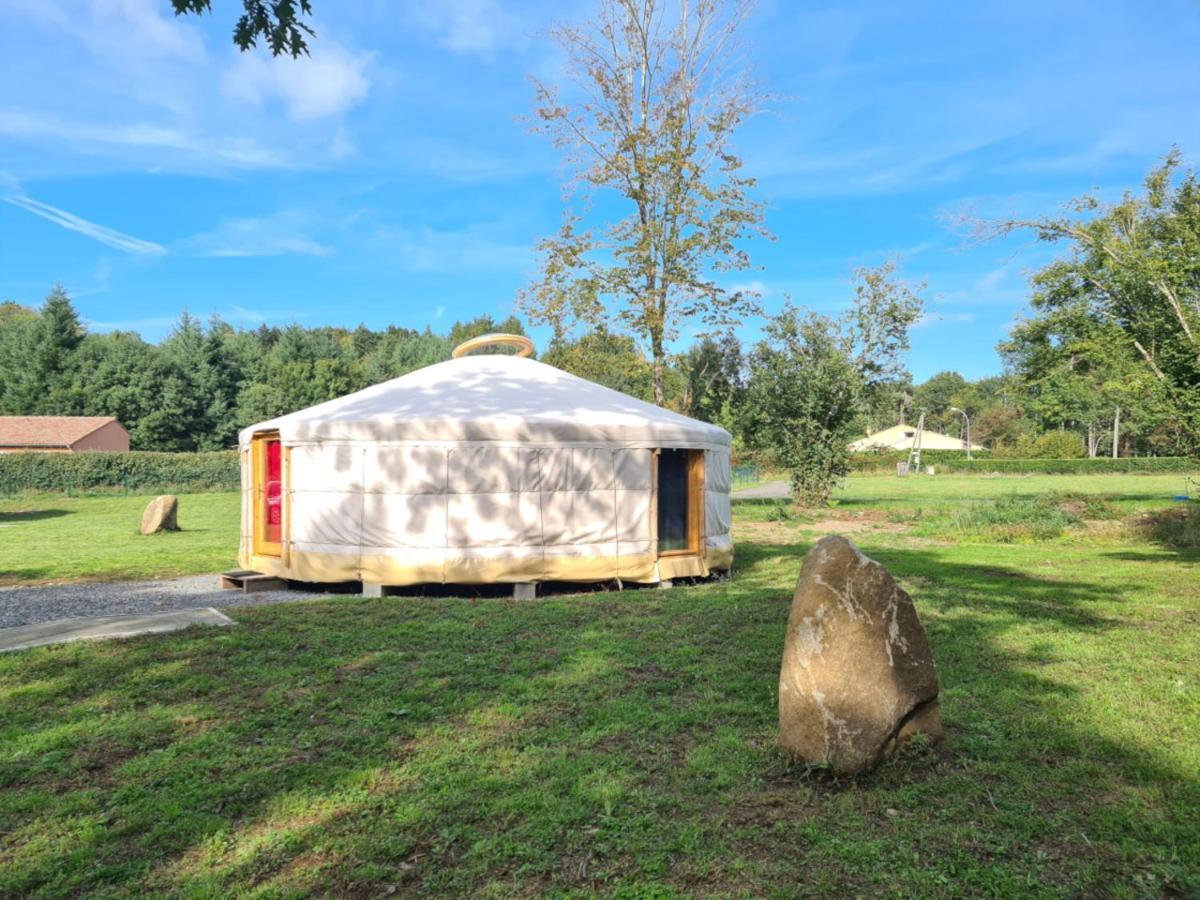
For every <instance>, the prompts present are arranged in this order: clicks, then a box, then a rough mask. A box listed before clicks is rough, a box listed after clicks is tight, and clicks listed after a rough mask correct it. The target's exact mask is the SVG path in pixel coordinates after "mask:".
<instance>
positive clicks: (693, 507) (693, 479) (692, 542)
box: [652, 447, 705, 559]
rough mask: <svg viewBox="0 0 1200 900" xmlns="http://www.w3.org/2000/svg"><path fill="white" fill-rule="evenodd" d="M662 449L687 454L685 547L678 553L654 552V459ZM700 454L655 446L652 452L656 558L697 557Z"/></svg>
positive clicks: (701, 506)
mask: <svg viewBox="0 0 1200 900" xmlns="http://www.w3.org/2000/svg"><path fill="white" fill-rule="evenodd" d="M663 450H682V451H683V452H684V453H686V454H687V476H688V484H687V493H688V545H687V546H686V547H683V548H681V549H679V550H659V549H658V537H659V535H658V457H659V455H660V454H661V453H662V451H663ZM704 453H705V451H703V450H696V449H693V448H691V447H659V448H657V449H656V450H655V451H654V465H653V468H652V472H653V477H654V504H653V506H654V549H655V552H656V553H657V554H658V557H659V558H660V559H662V558H675V557H680V556H699V555H700V551H701V549H702V548H701V544H702V543H703V541H704Z"/></svg>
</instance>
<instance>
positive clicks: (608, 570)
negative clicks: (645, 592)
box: [239, 356, 733, 585]
mask: <svg viewBox="0 0 1200 900" xmlns="http://www.w3.org/2000/svg"><path fill="white" fill-rule="evenodd" d="M241 453H242V472H243V492H242V501H243V508H242V522H243V527H242V548H241V554H240V559H239V561H240V563H241V565H243V566H245V567H246V568H249V569H254V570H256V571H260V572H264V573H269V574H275V575H280V576H283V577H287V578H292V579H295V580H300V581H314V582H338V581H363V582H367V583H375V584H391V585H403V584H417V583H430V582H433V583H452V584H453V583H461V584H470V583H488V582H529V581H559V580H562V581H604V580H609V579H612V578H621V579H624V580H628V581H634V582H656V581H659V580H663V579H670V578H676V577H681V576H695V575H707V574H709V573H710V572H711V571H712V570H714V569H727V568H728V567H729V566H730V564H731V561H732V554H733V545H732V540H731V537H730V506H729V490H730V465H729V435H728V433H727V432H725V431H724V430H723V429H720V428H718V427H716V426H713V425H709V424H707V423H703V422H698V421H696V420H693V419H689V418H687V417H685V416H680V415H678V414H675V413H671V412H669V411H667V410H663V409H660V408H658V407H655V406H652V405H650V404H647V403H642V402H641V401H638V400H635V399H633V398H630V397H627V396H625V395H623V394H620V393H617V392H615V391H611V390H608V389H607V388H603V387H600V386H599V385H595V384H593V383H591V382H588V381H585V380H583V379H580V378H576V377H575V376H571V375H568V374H566V373H564V372H561V371H559V370H557V369H554V368H552V367H550V366H546V365H543V364H541V363H537V362H534V361H533V360H527V359H518V358H515V357H511V356H479V357H467V358H464V359H457V360H453V361H450V362H447V363H441V364H439V365H436V366H430V367H428V368H426V369H422V370H419V371H418V372H414V373H411V374H410V375H407V376H404V377H403V378H399V379H395V380H394V381H391V382H386V383H385V384H382V385H377V386H375V387H373V388H369V389H367V390H366V391H361V392H359V393H357V394H353V395H350V396H349V397H344V398H340V399H338V400H334V401H331V402H330V403H326V404H322V405H320V406H317V407H313V408H312V409H310V410H304V411H301V412H299V413H294V414H292V415H290V416H284V417H281V418H280V419H276V420H272V421H270V422H264V423H261V424H260V425H255V426H252V427H251V428H248V429H246V430H245V431H243V432H242V435H241ZM660 486H661V487H662V490H661V492H660ZM681 497H682V498H683V501H682V507H681V500H680V498H681ZM660 526H661V527H662V528H663V529H664V530H665V531H667V532H669V533H668V534H662V535H660ZM660 537H661V538H663V540H661V541H660ZM272 538H274V540H272Z"/></svg>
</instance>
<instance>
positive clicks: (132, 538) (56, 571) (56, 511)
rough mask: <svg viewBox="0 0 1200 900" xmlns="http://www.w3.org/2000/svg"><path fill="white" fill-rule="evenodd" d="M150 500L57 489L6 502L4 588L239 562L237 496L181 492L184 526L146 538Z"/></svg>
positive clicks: (0, 513) (1, 526)
mask: <svg viewBox="0 0 1200 900" xmlns="http://www.w3.org/2000/svg"><path fill="white" fill-rule="evenodd" d="M151 499H152V498H151V497H137V496H135V497H125V496H105V495H99V496H83V497H66V496H63V495H62V494H54V495H36V496H23V497H17V498H15V499H12V500H0V585H2V584H28V583H31V582H39V581H74V580H80V579H112V580H125V579H135V578H158V577H166V576H171V575H192V574H198V573H201V572H215V571H218V570H220V569H228V568H230V567H231V566H232V565H233V564H234V562H235V561H236V557H237V541H238V515H239V513H238V495H237V494H234V493H225V494H188V495H185V496H182V497H180V498H179V526H180V528H181V529H182V531H179V532H175V533H161V534H154V535H142V534H139V533H138V526H139V525H140V524H141V521H142V511H143V510H144V509H145V508H146V504H147V503H149V502H150V500H151Z"/></svg>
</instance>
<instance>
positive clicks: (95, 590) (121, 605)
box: [0, 573, 327, 628]
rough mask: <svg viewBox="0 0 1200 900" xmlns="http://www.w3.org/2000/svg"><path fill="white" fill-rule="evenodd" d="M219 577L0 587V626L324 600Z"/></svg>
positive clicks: (198, 576)
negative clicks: (233, 585) (245, 587)
mask: <svg viewBox="0 0 1200 900" xmlns="http://www.w3.org/2000/svg"><path fill="white" fill-rule="evenodd" d="M217 578H218V576H217V575H216V574H215V573H214V574H212V575H189V576H187V577H186V578H169V579H162V580H159V581H125V582H117V583H103V582H90V583H87V584H40V585H36V586H30V587H7V588H0V628H13V627H15V626H17V625H33V624H34V623H36V622H49V621H50V620H52V619H65V618H69V617H72V616H115V615H121V614H124V613H152V612H167V611H168V610H178V609H197V608H201V607H205V606H215V607H217V608H218V609H229V608H230V607H235V606H265V605H267V604H269V603H287V602H289V601H295V600H315V599H320V598H322V597H325V596H327V595H325V594H314V593H312V592H311V591H264V592H262V593H260V594H243V593H242V592H241V591H223V590H221V589H220V588H218V587H217Z"/></svg>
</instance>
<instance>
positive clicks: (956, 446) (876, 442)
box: [850, 425, 987, 453]
mask: <svg viewBox="0 0 1200 900" xmlns="http://www.w3.org/2000/svg"><path fill="white" fill-rule="evenodd" d="M916 434H917V426H915V425H893V426H892V427H891V428H885V429H883V431H877V432H875V433H874V434H868V435H867V436H866V437H862V438H859V439H858V440H857V441H851V442H850V449H851V451H853V452H854V453H862V452H865V451H868V450H911V449H912V445H913V438H915V437H916ZM921 449H922V450H965V449H967V445H966V442H965V441H963V440H962V438H956V437H950V435H948V434H940V433H938V432H936V431H930V430H929V429H928V428H926V429H925V431H924V433H923V434H922V435H921ZM971 449H972V450H986V449H987V448H986V447H981V446H979V445H978V444H972V445H971Z"/></svg>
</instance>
